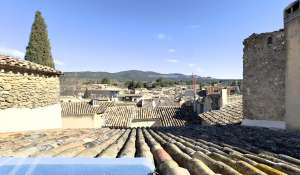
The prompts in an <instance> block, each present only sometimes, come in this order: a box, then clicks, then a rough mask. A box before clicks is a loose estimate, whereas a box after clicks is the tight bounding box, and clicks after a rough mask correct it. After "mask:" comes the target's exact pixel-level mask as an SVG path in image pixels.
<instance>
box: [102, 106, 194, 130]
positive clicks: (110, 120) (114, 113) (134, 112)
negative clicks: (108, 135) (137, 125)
mask: <svg viewBox="0 0 300 175" xmlns="http://www.w3.org/2000/svg"><path fill="white" fill-rule="evenodd" d="M103 118H104V119H105V126H107V127H111V126H113V127H130V124H131V122H132V120H144V121H147V120H158V121H159V123H160V126H165V127H168V126H186V125H188V124H194V123H198V121H199V120H197V117H196V116H195V115H193V114H191V113H190V111H187V109H183V108H179V107H173V106H172V107H157V108H139V107H135V106H113V107H109V108H107V110H106V111H105V113H104V114H103Z"/></svg>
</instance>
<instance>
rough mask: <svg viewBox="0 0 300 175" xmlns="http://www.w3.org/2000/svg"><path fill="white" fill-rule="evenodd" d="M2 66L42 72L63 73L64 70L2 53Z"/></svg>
mask: <svg viewBox="0 0 300 175" xmlns="http://www.w3.org/2000/svg"><path fill="white" fill-rule="evenodd" d="M0 68H2V69H5V70H6V69H9V70H20V71H21V70H22V71H25V72H26V71H28V72H38V73H42V74H51V75H61V74H62V72H61V71H58V70H55V69H53V68H51V67H48V66H43V65H40V64H36V63H33V62H30V61H26V60H19V59H16V58H13V57H10V56H4V55H0Z"/></svg>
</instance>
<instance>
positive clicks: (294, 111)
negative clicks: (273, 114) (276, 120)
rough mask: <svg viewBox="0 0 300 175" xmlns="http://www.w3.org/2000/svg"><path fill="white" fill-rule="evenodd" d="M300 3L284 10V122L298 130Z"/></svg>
mask: <svg viewBox="0 0 300 175" xmlns="http://www.w3.org/2000/svg"><path fill="white" fill-rule="evenodd" d="M299 5H300V3H299V0H297V1H295V2H293V3H292V4H290V5H289V6H288V7H287V8H285V10H284V28H285V34H286V42H287V65H286V66H287V67H286V80H285V86H286V88H285V108H286V114H285V120H286V124H287V127H288V128H300V6H299Z"/></svg>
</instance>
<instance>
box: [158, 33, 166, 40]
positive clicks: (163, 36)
mask: <svg viewBox="0 0 300 175" xmlns="http://www.w3.org/2000/svg"><path fill="white" fill-rule="evenodd" d="M166 38H167V36H166V34H164V33H159V34H157V39H159V40H164V39H166Z"/></svg>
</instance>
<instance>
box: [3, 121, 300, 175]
mask: <svg viewBox="0 0 300 175" xmlns="http://www.w3.org/2000/svg"><path fill="white" fill-rule="evenodd" d="M229 138H230V139H229ZM283 143H284V144H285V146H282V144H283ZM298 145H300V133H299V131H298V132H297V131H281V130H270V129H263V128H250V127H242V126H220V127H211V126H197V127H195V126H193V127H180V128H174V127H169V128H156V129H153V128H152V129H150V128H137V129H130V128H128V129H109V128H100V129H63V130H48V131H47V130H46V131H32V132H23V133H7V134H0V157H6V156H13V157H45V156H47V157H53V156H60V157H78V156H80V157H91V158H93V157H111V158H119V157H145V158H147V159H148V160H149V161H150V162H153V163H155V165H156V169H157V171H158V172H159V173H160V174H169V173H175V174H176V173H177V174H183V175H187V174H192V175H197V174H236V175H240V174H260V175H266V174H295V175H296V174H299V173H300V160H299V158H300V150H299V148H298Z"/></svg>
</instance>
